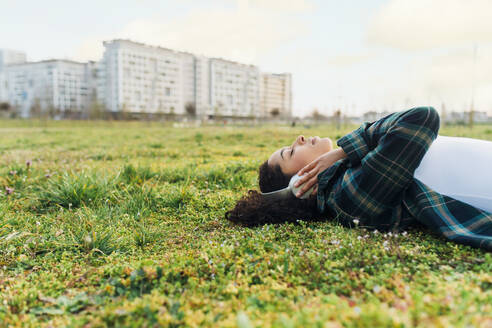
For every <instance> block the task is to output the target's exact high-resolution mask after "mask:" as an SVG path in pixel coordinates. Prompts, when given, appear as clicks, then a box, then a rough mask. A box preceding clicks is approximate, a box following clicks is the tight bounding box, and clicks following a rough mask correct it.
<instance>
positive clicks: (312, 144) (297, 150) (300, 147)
mask: <svg viewBox="0 0 492 328" xmlns="http://www.w3.org/2000/svg"><path fill="white" fill-rule="evenodd" d="M332 149H333V144H332V142H331V139H330V138H320V137H310V138H308V139H306V138H304V136H303V135H300V136H298V137H297V139H296V140H294V142H293V143H292V145H290V146H288V147H283V148H280V149H278V150H277V151H275V152H274V153H273V154H272V155H271V156H270V158H269V159H268V165H270V166H272V165H276V164H279V165H280V168H281V169H282V172H283V173H284V174H285V175H289V176H292V175H294V174H296V173H297V172H298V171H299V170H300V169H302V168H303V167H304V166H306V165H308V164H309V163H311V162H312V161H314V160H315V159H316V158H318V157H319V156H321V155H323V154H324V153H326V152H329V151H330V150H332Z"/></svg>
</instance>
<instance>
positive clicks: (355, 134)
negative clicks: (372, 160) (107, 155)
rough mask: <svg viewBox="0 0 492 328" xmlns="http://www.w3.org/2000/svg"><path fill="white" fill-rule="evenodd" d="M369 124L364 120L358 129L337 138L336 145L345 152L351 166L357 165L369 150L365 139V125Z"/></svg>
mask: <svg viewBox="0 0 492 328" xmlns="http://www.w3.org/2000/svg"><path fill="white" fill-rule="evenodd" d="M371 124H373V123H369V122H364V123H362V125H361V126H360V127H359V128H358V129H356V130H354V131H352V132H350V133H348V134H346V135H345V136H343V137H342V138H340V139H338V140H337V145H338V146H339V147H341V148H342V149H343V151H344V152H345V154H347V157H348V159H349V160H350V164H352V166H355V165H358V164H359V163H360V161H361V160H362V158H364V156H366V155H367V153H368V152H369V151H370V150H371V149H370V148H369V145H368V143H367V141H366V139H365V136H366V135H367V131H366V130H367V127H368V126H370V125H371Z"/></svg>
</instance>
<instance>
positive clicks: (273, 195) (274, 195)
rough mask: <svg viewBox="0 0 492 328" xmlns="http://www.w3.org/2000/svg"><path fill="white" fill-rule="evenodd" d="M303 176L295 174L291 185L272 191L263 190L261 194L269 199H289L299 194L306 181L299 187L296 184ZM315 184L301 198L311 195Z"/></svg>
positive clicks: (291, 179) (290, 182)
mask: <svg viewBox="0 0 492 328" xmlns="http://www.w3.org/2000/svg"><path fill="white" fill-rule="evenodd" d="M300 178H301V177H300V176H299V175H297V174H296V175H294V176H293V177H292V178H290V181H289V185H288V186H287V187H285V188H284V189H280V190H275V191H272V192H262V193H261V194H262V195H263V197H265V198H266V199H269V200H279V199H288V198H290V197H291V195H294V197H295V195H296V194H297V192H298V191H299V190H300V189H301V188H302V186H304V183H303V184H302V185H300V186H298V187H294V184H295V183H296V182H297V180H299V179H300ZM313 189H314V186H312V187H311V188H310V189H309V190H307V191H306V192H305V193H304V194H303V195H302V196H301V197H299V198H300V199H306V198H308V197H309V195H311V193H312V192H313Z"/></svg>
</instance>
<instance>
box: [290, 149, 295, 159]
mask: <svg viewBox="0 0 492 328" xmlns="http://www.w3.org/2000/svg"><path fill="white" fill-rule="evenodd" d="M292 155H294V148H292V150H291V151H290V157H292Z"/></svg>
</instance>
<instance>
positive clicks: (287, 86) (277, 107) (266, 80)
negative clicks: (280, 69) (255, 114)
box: [260, 73, 292, 117]
mask: <svg viewBox="0 0 492 328" xmlns="http://www.w3.org/2000/svg"><path fill="white" fill-rule="evenodd" d="M260 99H261V102H260V104H261V111H260V112H261V116H262V117H272V116H280V117H291V116H292V75H291V74H290V73H283V74H273V73H261V80H260Z"/></svg>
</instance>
